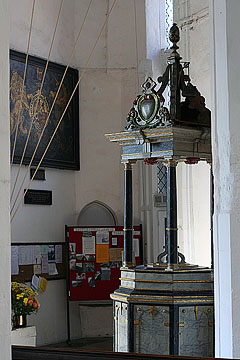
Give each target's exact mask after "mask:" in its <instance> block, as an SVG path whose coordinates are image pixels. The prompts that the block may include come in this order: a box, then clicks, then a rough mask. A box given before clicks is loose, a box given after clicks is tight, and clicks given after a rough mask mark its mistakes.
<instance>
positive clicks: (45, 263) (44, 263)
mask: <svg viewBox="0 0 240 360" xmlns="http://www.w3.org/2000/svg"><path fill="white" fill-rule="evenodd" d="M47 273H48V254H43V255H42V274H47Z"/></svg>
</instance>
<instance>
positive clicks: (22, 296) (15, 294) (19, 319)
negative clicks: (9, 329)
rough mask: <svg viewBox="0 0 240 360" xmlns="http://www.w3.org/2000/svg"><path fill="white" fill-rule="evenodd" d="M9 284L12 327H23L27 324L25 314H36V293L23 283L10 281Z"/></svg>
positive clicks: (37, 305) (37, 308)
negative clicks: (10, 289) (10, 286)
mask: <svg viewBox="0 0 240 360" xmlns="http://www.w3.org/2000/svg"><path fill="white" fill-rule="evenodd" d="M11 285H12V291H11V293H12V311H13V319H12V321H13V327H14V328H19V327H25V326H26V325H27V315H30V314H32V313H35V314H36V313H37V312H38V310H39V309H40V304H39V302H38V300H37V298H36V296H37V295H38V293H37V292H36V291H33V290H32V289H31V288H28V287H27V285H25V284H21V283H18V282H12V284H11Z"/></svg>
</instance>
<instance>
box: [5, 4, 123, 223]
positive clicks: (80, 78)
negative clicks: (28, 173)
mask: <svg viewBox="0 0 240 360" xmlns="http://www.w3.org/2000/svg"><path fill="white" fill-rule="evenodd" d="M116 2H117V0H114V2H113V4H112V7H111V9H110V10H109V13H108V14H107V16H106V19H105V21H104V23H103V26H102V28H101V31H100V33H99V35H98V37H97V40H96V42H95V44H94V46H93V48H92V50H91V52H90V55H89V57H88V59H87V62H86V64H85V66H84V69H83V71H82V73H81V75H80V77H79V79H78V82H77V84H76V86H75V88H74V90H73V92H72V94H71V96H70V98H69V100H68V103H67V105H66V107H65V109H64V111H63V113H62V115H61V117H60V119H59V121H58V123H57V126H56V128H55V130H54V132H53V134H52V136H51V137H50V140H49V143H48V145H47V147H46V149H45V151H44V153H43V155H42V157H41V160H40V161H39V163H38V166H37V167H36V169H35V171H34V174H33V176H32V179H31V181H30V182H29V184H28V187H27V188H26V190H25V191H24V194H23V197H22V199H21V201H20V202H19V204H18V206H17V208H16V210H15V212H14V214H13V216H12V219H11V223H12V221H13V219H14V217H15V216H16V213H17V211H18V209H19V207H20V206H21V204H22V202H23V200H24V197H25V195H26V193H27V191H28V189H29V187H30V185H31V183H32V182H33V180H34V178H35V176H36V173H37V171H38V169H39V167H40V166H41V163H42V161H43V159H44V157H45V155H46V153H47V151H48V148H49V146H50V145H51V143H52V140H53V138H54V136H55V134H56V132H57V130H58V128H59V126H60V124H61V122H62V119H63V117H64V115H65V113H66V111H67V109H68V106H69V104H70V103H71V100H72V98H73V96H74V94H75V92H76V90H77V88H78V86H79V84H80V82H81V80H82V78H83V76H84V74H85V72H86V70H87V66H88V64H89V61H90V60H91V58H92V55H93V52H94V50H95V48H96V46H97V44H98V42H99V39H100V37H101V36H102V33H103V31H104V28H105V26H106V23H107V21H108V18H109V16H110V15H111V13H112V10H113V8H114V6H115V4H116Z"/></svg>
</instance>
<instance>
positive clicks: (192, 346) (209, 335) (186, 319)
mask: <svg viewBox="0 0 240 360" xmlns="http://www.w3.org/2000/svg"><path fill="white" fill-rule="evenodd" d="M179 355H187V356H204V357H207V356H208V357H212V356H213V307H212V306H186V307H180V308H179Z"/></svg>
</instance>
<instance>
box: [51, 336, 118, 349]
mask: <svg viewBox="0 0 240 360" xmlns="http://www.w3.org/2000/svg"><path fill="white" fill-rule="evenodd" d="M44 347H48V348H49V347H53V348H71V349H80V350H86V351H87V350H89V351H91V350H93V351H95V350H99V351H112V348H113V339H112V337H96V338H83V339H78V340H72V341H71V343H70V344H68V343H67V342H62V343H58V344H51V345H47V346H44Z"/></svg>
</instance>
